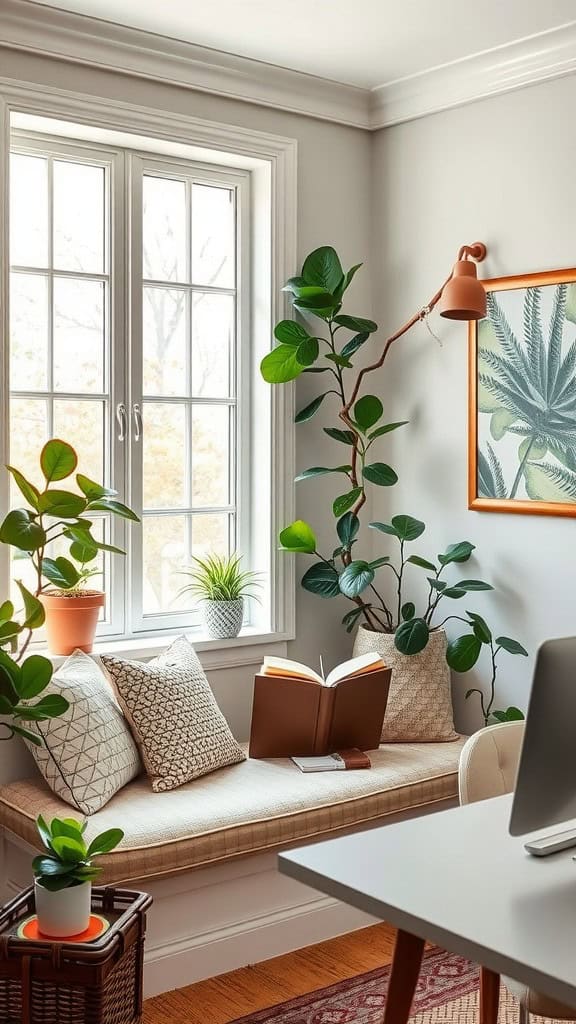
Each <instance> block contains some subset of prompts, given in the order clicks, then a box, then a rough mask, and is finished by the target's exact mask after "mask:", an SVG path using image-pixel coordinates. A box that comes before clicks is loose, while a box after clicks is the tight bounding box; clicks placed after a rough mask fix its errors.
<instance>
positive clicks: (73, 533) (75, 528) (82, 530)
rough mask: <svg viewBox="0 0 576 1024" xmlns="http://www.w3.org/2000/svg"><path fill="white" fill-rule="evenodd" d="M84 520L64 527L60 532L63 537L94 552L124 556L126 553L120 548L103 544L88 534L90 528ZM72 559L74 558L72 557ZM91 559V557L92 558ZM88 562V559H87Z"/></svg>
mask: <svg viewBox="0 0 576 1024" xmlns="http://www.w3.org/2000/svg"><path fill="white" fill-rule="evenodd" d="M91 525H92V524H91V523H90V524H88V523H87V522H86V521H85V520H84V521H82V520H81V521H80V522H78V523H74V524H73V525H71V526H66V528H65V529H64V530H63V531H62V532H63V534H64V536H65V537H67V538H68V539H69V540H73V541H77V543H78V544H79V545H80V546H81V547H89V548H92V549H93V550H94V551H95V552H97V551H111V552H112V553H113V554H115V555H125V554H126V552H125V551H123V550H122V548H118V547H115V546H114V545H113V544H104V543H103V542H102V541H100V540H97V539H96V537H93V536H92V534H91V533H90V526H91ZM73 557H74V556H73ZM92 557H93V556H92ZM87 561H89V559H87Z"/></svg>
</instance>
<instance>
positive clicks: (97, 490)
mask: <svg viewBox="0 0 576 1024" xmlns="http://www.w3.org/2000/svg"><path fill="white" fill-rule="evenodd" d="M76 483H77V484H78V487H79V488H80V490H81V491H82V494H84V495H85V496H86V497H87V498H88V500H89V501H94V500H95V499H96V498H113V497H114V496H115V495H116V494H118V491H113V490H111V489H110V488H109V487H104V486H103V485H102V484H97V483H95V482H94V480H90V479H89V478H88V477H87V476H84V475H83V473H77V474H76Z"/></svg>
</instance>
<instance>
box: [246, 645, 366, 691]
mask: <svg viewBox="0 0 576 1024" xmlns="http://www.w3.org/2000/svg"><path fill="white" fill-rule="evenodd" d="M383 668H386V666H385V664H384V662H383V661H382V658H381V657H380V655H379V654H376V652H372V653H369V654H359V655H358V657H357V658H350V660H349V661H343V662H342V664H341V665H337V666H336V668H333V669H332V671H331V672H329V673H328V675H327V676H326V677H325V678H324V677H323V676H321V675H319V674H318V672H314V670H313V669H311V668H308V666H307V665H302V664H301V662H299V661H290V659H289V658H264V661H263V663H262V668H261V669H260V673H261V675H263V676H288V677H289V678H290V679H309V680H310V682H314V683H320V684H321V685H322V686H336V683H339V682H340V681H341V680H342V679H352V677H353V676H361V675H364V674H365V673H366V672H377V671H378V670H379V669H383Z"/></svg>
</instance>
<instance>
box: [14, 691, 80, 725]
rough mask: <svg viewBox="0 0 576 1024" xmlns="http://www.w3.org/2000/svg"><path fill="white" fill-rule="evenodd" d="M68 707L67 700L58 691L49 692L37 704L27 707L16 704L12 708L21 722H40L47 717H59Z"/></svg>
mask: <svg viewBox="0 0 576 1024" xmlns="http://www.w3.org/2000/svg"><path fill="white" fill-rule="evenodd" d="M69 707H70V705H69V703H68V701H67V700H66V698H65V697H63V696H62V695H61V694H60V693H49V694H47V696H46V697H42V699H41V700H39V701H38V703H37V704H31V705H30V706H29V707H28V706H26V705H25V704H18V705H17V706H16V708H15V709H14V710H15V713H17V714H18V718H21V719H22V721H23V722H42V721H44V720H45V719H47V718H60V715H63V714H65V713H66V711H68V708H69Z"/></svg>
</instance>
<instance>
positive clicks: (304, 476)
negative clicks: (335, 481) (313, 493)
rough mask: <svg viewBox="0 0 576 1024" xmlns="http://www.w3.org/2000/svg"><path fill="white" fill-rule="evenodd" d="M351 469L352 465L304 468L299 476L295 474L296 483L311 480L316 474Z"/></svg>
mask: <svg viewBox="0 0 576 1024" xmlns="http://www.w3.org/2000/svg"><path fill="white" fill-rule="evenodd" d="M351 469H352V466H311V467H310V469H304V470H303V471H302V472H301V473H299V474H298V476H295V477H294V483H296V484H297V483H299V482H300V481H301V480H309V479H310V477H314V476H326V474H327V473H349V472H350V470H351Z"/></svg>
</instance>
